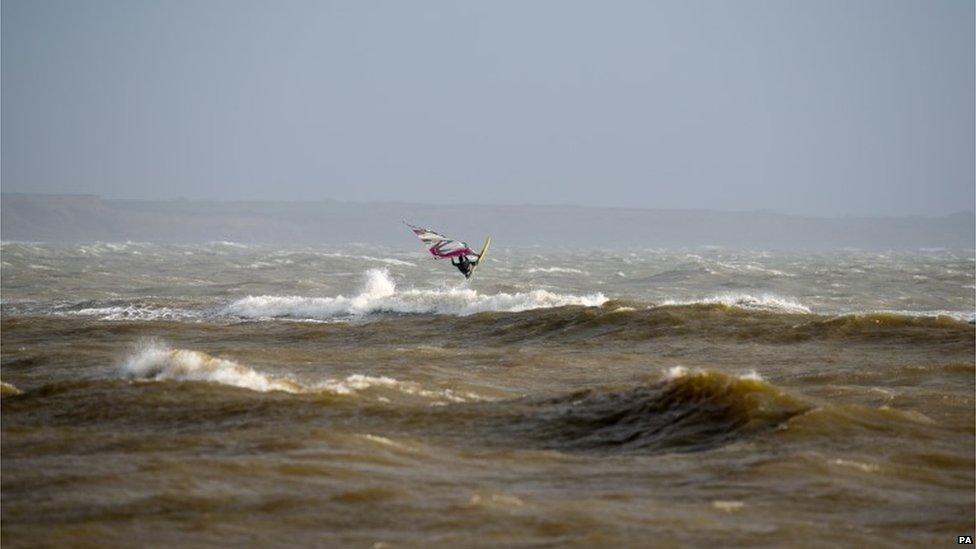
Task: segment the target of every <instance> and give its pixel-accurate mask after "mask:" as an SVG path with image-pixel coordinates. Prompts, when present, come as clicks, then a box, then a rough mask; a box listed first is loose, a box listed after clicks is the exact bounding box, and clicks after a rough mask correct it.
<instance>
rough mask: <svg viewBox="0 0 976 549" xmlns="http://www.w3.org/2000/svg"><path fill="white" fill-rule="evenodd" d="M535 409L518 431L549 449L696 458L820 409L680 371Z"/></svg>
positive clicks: (762, 384)
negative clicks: (679, 454) (693, 455)
mask: <svg viewBox="0 0 976 549" xmlns="http://www.w3.org/2000/svg"><path fill="white" fill-rule="evenodd" d="M533 408H535V409H534V410H532V411H531V412H529V414H528V415H529V417H526V418H522V420H521V421H520V424H521V426H520V427H519V429H524V430H525V431H524V434H526V435H528V436H530V437H533V438H539V437H541V439H542V440H543V446H545V447H548V448H552V449H559V450H568V451H611V452H628V451H639V452H694V451H702V450H708V449H711V448H715V447H718V446H721V445H724V444H727V443H729V442H733V441H735V440H738V439H740V438H742V437H744V436H747V435H749V434H752V433H756V432H760V431H764V430H770V429H772V428H775V427H777V426H778V425H780V424H782V423H784V422H786V421H788V420H789V419H790V418H792V417H794V416H797V415H800V414H802V413H805V412H807V411H808V410H810V409H812V408H813V405H812V404H811V403H809V402H807V401H806V400H805V399H802V398H800V397H798V396H796V395H793V394H791V393H789V392H787V391H785V390H783V389H780V388H779V387H777V386H775V385H772V384H770V383H768V382H766V381H764V380H762V379H761V378H760V377H759V376H757V375H755V374H747V375H744V376H733V375H728V374H725V373H721V372H714V371H703V370H694V371H692V370H688V369H685V368H674V369H672V370H670V371H669V372H668V373H667V374H666V375H665V376H664V378H663V379H662V380H661V381H658V382H656V383H652V384H648V385H641V386H638V387H634V388H630V389H627V390H618V391H612V390H603V389H588V390H585V391H579V392H576V393H573V394H570V395H566V396H561V397H557V398H554V399H549V400H544V401H541V402H536V403H534V404H533Z"/></svg>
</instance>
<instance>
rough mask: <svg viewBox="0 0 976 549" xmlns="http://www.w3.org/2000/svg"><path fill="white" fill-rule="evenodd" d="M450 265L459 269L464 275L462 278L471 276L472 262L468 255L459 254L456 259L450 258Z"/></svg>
mask: <svg viewBox="0 0 976 549" xmlns="http://www.w3.org/2000/svg"><path fill="white" fill-rule="evenodd" d="M451 265H454V266H455V267H457V268H458V270H459V271H461V274H463V275H464V278H469V277H470V276H471V267H472V263H471V260H470V259H468V256H466V255H459V256H458V257H457V261H454V260H453V259H452V260H451Z"/></svg>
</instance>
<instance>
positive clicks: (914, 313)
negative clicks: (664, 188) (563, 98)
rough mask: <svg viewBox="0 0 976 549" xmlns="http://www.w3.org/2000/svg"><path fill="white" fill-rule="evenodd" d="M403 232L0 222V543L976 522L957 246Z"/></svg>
mask: <svg viewBox="0 0 976 549" xmlns="http://www.w3.org/2000/svg"><path fill="white" fill-rule="evenodd" d="M410 244H412V242H411V243H410ZM425 254H426V252H425V250H423V249H422V248H420V247H419V246H410V245H409V244H407V243H405V244H404V246H402V247H400V248H397V247H382V246H376V245H365V244H362V245H360V244H349V245H345V246H331V247H324V246H322V247H303V246H297V245H295V246H270V245H248V244H241V243H234V242H211V243H207V244H195V245H164V244H152V243H139V242H89V243H83V244H49V243H36V242H4V243H3V244H2V251H0V260H2V268H0V279H2V280H0V354H2V365H0V378H2V397H0V406H2V415H0V499H2V502H0V503H2V505H0V522H2V524H0V542H2V544H3V545H4V547H28V546H30V547H34V546H65V545H70V546H89V547H95V546H98V547H103V546H180V547H184V546H190V547H192V546H282V547H285V546H309V545H311V546H326V547H332V546H335V547H366V548H376V549H380V548H388V547H499V546H501V547H562V546H575V547H649V546H653V547H683V546H689V545H691V546H733V545H760V546H768V547H781V546H858V547H860V546H868V545H877V544H882V545H886V546H891V545H896V544H897V545H906V546H919V547H921V546H934V545H939V546H946V545H949V544H955V543H956V541H957V537H958V536H963V535H970V536H971V535H973V534H974V533H976V532H974V530H976V518H974V517H976V475H974V469H976V460H974V454H976V408H974V392H976V387H974V378H976V367H974V365H976V360H974V353H976V327H974V324H973V323H974V309H976V297H974V295H976V290H974V278H976V274H974V260H976V254H974V251H973V250H951V249H923V250H914V251H865V250H856V249H848V250H836V251H829V252H826V251H775V250H734V249H726V248H717V247H699V248H689V249H680V250H674V249H626V250H611V249H573V248H568V247H567V248H556V249H553V248H550V247H545V248H543V247H539V248H524V247H523V248H506V246H505V243H503V242H496V243H495V245H494V247H493V248H492V250H491V254H490V256H489V257H487V258H486V260H485V262H484V263H483V264H482V265H480V266H479V268H478V270H477V272H476V273H475V275H474V276H473V277H472V279H470V280H465V279H464V278H463V277H462V276H461V275H460V274H459V273H458V272H457V270H456V269H454V268H453V267H451V266H450V265H449V264H448V263H447V262H445V261H437V260H434V259H433V258H430V257H429V256H426V255H425Z"/></svg>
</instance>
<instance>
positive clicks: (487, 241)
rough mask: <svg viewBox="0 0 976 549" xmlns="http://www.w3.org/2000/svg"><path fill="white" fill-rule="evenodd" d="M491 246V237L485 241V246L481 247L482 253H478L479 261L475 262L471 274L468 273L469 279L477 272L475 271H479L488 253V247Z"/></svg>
mask: <svg viewBox="0 0 976 549" xmlns="http://www.w3.org/2000/svg"><path fill="white" fill-rule="evenodd" d="M489 246H491V237H490V236H489V237H488V238H486V239H485V245H484V246H482V247H481V251H480V252H478V261H475V262H474V265H472V266H471V272H470V273H468V278H471V275H473V274H474V272H475V270H477V269H478V265H481V262H482V261H484V259H485V254H486V253H488V247H489Z"/></svg>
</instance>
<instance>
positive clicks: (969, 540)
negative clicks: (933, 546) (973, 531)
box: [956, 536, 973, 545]
mask: <svg viewBox="0 0 976 549" xmlns="http://www.w3.org/2000/svg"><path fill="white" fill-rule="evenodd" d="M956 543H957V544H959V545H963V544H967V545H972V544H973V536H959V537H957V538H956Z"/></svg>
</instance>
